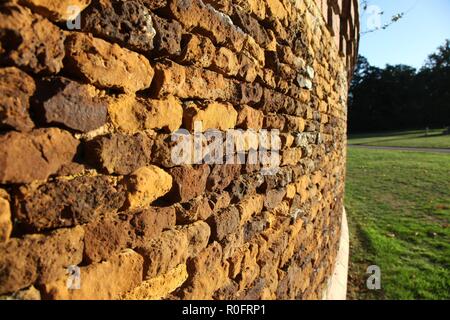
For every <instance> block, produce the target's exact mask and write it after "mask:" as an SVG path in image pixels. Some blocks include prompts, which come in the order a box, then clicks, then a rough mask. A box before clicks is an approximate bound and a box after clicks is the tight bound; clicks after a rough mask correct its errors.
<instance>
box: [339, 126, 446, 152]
mask: <svg viewBox="0 0 450 320" xmlns="http://www.w3.org/2000/svg"><path fill="white" fill-rule="evenodd" d="M443 131H444V129H433V130H429V131H428V135H426V131H425V130H416V131H395V132H384V133H371V134H354V135H350V136H349V140H348V144H350V145H352V144H360V145H369V146H385V147H418V148H450V135H443V134H442V133H443Z"/></svg>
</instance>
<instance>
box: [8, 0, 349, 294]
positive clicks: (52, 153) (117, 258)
mask: <svg viewBox="0 0 450 320" xmlns="http://www.w3.org/2000/svg"><path fill="white" fill-rule="evenodd" d="M74 6H75V7H74ZM74 8H75V9H76V8H79V9H81V10H82V12H81V15H80V17H81V21H79V20H78V19H77V18H76V16H77V11H76V10H74ZM357 10H358V8H357V1H356V0H355V1H353V0H334V1H326V0H316V1H313V0H304V1H300V0H297V1H295V0H264V1H262V0H203V2H202V1H201V0H139V1H138V0H129V1H118V0H117V1H113V0H98V1H95V0H92V1H90V0H72V1H69V0H60V1H50V0H17V1H2V2H1V4H0V65H1V68H0V75H1V77H0V130H1V131H0V295H2V296H3V298H16V299H161V298H162V299H211V298H212V299H318V298H321V293H322V290H323V288H324V286H325V284H326V282H327V279H328V277H329V275H330V274H331V271H332V269H333V265H334V261H335V256H336V251H337V248H338V239H339V236H340V223H341V213H342V206H343V192H344V176H345V133H346V99H347V89H348V79H349V76H350V73H351V70H352V68H353V64H354V62H355V57H356V52H357V43H358V21H357V16H358V15H357ZM71 19H75V20H71ZM78 22H80V25H78ZM78 26H80V27H81V28H78ZM199 121H201V124H202V130H203V131H205V130H207V129H216V130H220V131H221V132H225V131H227V130H228V131H229V130H230V129H243V130H247V131H245V132H250V133H252V132H257V131H258V130H261V129H267V130H272V131H271V132H277V131H275V130H279V132H280V134H279V136H278V138H277V137H273V138H271V139H270V140H271V141H270V142H271V144H270V145H271V152H270V155H272V153H273V154H274V155H275V154H279V155H280V161H279V163H277V167H276V168H275V169H276V170H266V169H267V164H265V163H260V162H257V163H250V162H249V161H246V162H245V163H238V162H237V161H234V163H231V162H230V161H228V160H230V159H231V158H230V159H228V158H227V159H225V160H226V161H224V163H222V164H221V163H220V162H217V163H209V162H208V161H206V160H205V159H204V158H200V159H194V160H193V161H192V163H189V162H187V163H178V162H176V161H175V160H174V158H173V157H172V155H173V150H174V147H175V145H174V143H175V142H174V140H173V137H174V135H173V134H174V133H175V132H181V131H179V130H180V129H184V131H182V132H184V133H186V132H187V131H189V132H194V129H196V128H197V127H196V123H198V122H199ZM216 132H217V131H216ZM232 132H237V131H232ZM197 134H198V132H197ZM199 136H200V137H201V135H199ZM179 137H180V136H178V138H179ZM252 137H253V138H254V136H252V135H250V134H249V135H248V136H245V140H244V143H243V145H242V146H241V147H242V148H241V149H238V151H240V153H239V155H240V156H244V157H245V159H247V160H248V159H249V158H250V155H251V154H252V152H254V151H255V150H258V148H259V149H261V148H262V147H263V146H264V143H265V142H264V141H261V140H259V139H256V140H255V139H252ZM184 138H186V139H190V136H188V135H186V134H185V135H184ZM189 141H190V140H189ZM193 141H195V140H193ZM266 142H267V141H266ZM275 142H276V143H275ZM202 143H203V147H205V146H207V144H205V141H203V142H202V140H200V145H202ZM274 145H275V147H274ZM209 155H210V154H209ZM190 160H192V158H190ZM235 160H236V159H235ZM227 161H228V162H227ZM271 169H273V168H271ZM78 280H81V281H80V282H78Z"/></svg>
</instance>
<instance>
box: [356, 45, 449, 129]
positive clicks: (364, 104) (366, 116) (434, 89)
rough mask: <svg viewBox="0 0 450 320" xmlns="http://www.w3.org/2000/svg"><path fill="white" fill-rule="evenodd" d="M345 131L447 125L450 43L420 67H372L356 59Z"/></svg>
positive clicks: (363, 59)
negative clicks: (346, 129) (417, 68)
mask: <svg viewBox="0 0 450 320" xmlns="http://www.w3.org/2000/svg"><path fill="white" fill-rule="evenodd" d="M348 109H349V112H348V131H349V132H372V131H385V130H402V129H424V128H443V127H447V126H449V125H450V40H446V41H445V43H444V44H443V45H442V46H440V47H439V48H438V49H437V51H436V52H435V53H433V54H431V55H430V56H429V57H428V59H427V61H426V63H425V64H424V66H423V67H422V68H420V69H419V70H416V69H415V68H413V67H410V66H407V65H386V67H385V68H383V69H382V68H378V67H375V66H371V65H370V64H369V62H368V61H367V59H366V58H365V57H363V56H359V57H358V61H357V65H356V68H355V73H354V75H353V78H352V81H351V84H350V92H349V103H348Z"/></svg>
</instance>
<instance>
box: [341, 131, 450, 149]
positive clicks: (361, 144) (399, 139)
mask: <svg viewBox="0 0 450 320" xmlns="http://www.w3.org/2000/svg"><path fill="white" fill-rule="evenodd" d="M413 134H414V133H403V134H398V135H396V136H395V137H394V138H390V139H379V140H372V141H370V142H361V143H352V144H353V145H355V146H363V145H368V144H374V143H379V142H387V141H403V140H411V139H423V138H435V137H441V136H445V135H446V134H444V132H442V133H431V134H428V135H426V134H424V135H422V136H410V137H405V138H398V136H401V135H413ZM371 137H377V136H376V135H373V136H367V137H364V138H371ZM352 138H353V139H354V138H355V137H351V139H352ZM360 138H363V137H357V139H360ZM351 139H349V141H350V140H351Z"/></svg>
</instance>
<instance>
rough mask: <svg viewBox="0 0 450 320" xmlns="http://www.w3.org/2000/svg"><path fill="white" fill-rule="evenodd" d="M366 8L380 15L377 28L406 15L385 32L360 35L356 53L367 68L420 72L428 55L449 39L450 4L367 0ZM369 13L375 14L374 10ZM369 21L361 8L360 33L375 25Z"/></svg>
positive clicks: (437, 0)
mask: <svg viewBox="0 0 450 320" xmlns="http://www.w3.org/2000/svg"><path fill="white" fill-rule="evenodd" d="M368 4H369V5H374V6H377V7H378V8H379V9H380V10H382V11H383V12H384V14H383V15H382V16H381V24H385V23H388V22H389V21H390V19H391V17H392V16H393V15H395V14H397V13H400V12H406V14H405V16H404V17H403V18H402V19H400V20H399V21H398V22H396V23H394V24H392V25H391V26H390V27H388V28H387V29H386V30H379V31H375V32H373V33H368V34H364V35H361V40H360V47H359V53H360V54H362V55H363V56H365V57H366V58H367V59H368V60H369V63H370V64H371V65H375V66H378V67H384V66H385V65H386V64H407V65H410V66H413V67H415V68H420V67H421V66H422V65H423V63H424V61H425V60H426V58H427V57H428V55H429V54H430V53H432V52H434V51H435V50H436V49H437V47H438V46H440V45H441V44H443V43H444V40H445V39H450V0H368ZM370 10H371V12H376V8H371V9H370ZM373 17H374V16H373V15H370V14H369V13H368V12H366V13H365V12H364V11H363V10H362V8H361V31H365V30H368V27H371V26H372V25H373V23H374V22H376V18H375V19H374V18H373ZM375 17H376V15H375Z"/></svg>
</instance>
